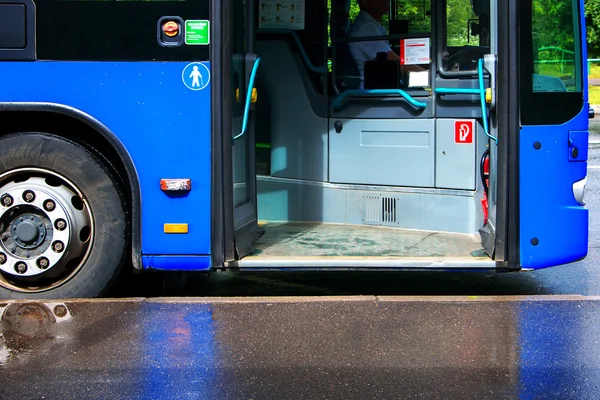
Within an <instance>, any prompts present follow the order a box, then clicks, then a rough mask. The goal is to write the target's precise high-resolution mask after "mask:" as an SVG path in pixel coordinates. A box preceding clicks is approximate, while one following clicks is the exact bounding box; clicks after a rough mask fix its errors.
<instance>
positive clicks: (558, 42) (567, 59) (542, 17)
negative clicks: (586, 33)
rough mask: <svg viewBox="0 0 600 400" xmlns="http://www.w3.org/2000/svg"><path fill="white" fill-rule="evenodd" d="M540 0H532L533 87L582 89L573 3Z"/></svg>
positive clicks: (572, 90)
mask: <svg viewBox="0 0 600 400" xmlns="http://www.w3.org/2000/svg"><path fill="white" fill-rule="evenodd" d="M541 3H543V2H542V1H539V0H538V1H534V3H533V18H532V24H533V30H532V32H533V38H532V39H533V59H534V67H533V73H534V79H533V91H534V92H553V91H559V92H562V91H568V92H581V71H580V68H581V66H580V65H579V63H578V61H579V58H580V57H579V54H578V51H577V48H576V46H575V44H576V41H578V40H579V38H578V36H579V35H577V37H576V35H575V29H574V26H573V22H574V19H573V6H572V5H571V4H570V3H569V2H559V3H557V4H556V5H555V6H554V7H545V6H544V5H543V4H541Z"/></svg>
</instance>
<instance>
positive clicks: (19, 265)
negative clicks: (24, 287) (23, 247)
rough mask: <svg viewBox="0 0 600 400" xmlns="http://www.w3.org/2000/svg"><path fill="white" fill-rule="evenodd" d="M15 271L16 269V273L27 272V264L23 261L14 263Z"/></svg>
mask: <svg viewBox="0 0 600 400" xmlns="http://www.w3.org/2000/svg"><path fill="white" fill-rule="evenodd" d="M15 271H17V273H19V274H24V273H25V272H27V264H25V263H24V262H23V261H19V262H18V263H17V264H16V265H15Z"/></svg>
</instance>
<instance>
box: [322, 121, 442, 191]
mask: <svg viewBox="0 0 600 400" xmlns="http://www.w3.org/2000/svg"><path fill="white" fill-rule="evenodd" d="M338 121H339V122H341V123H342V130H341V132H340V133H336V131H335V129H333V126H334V124H335V123H336V122H338ZM434 126H435V122H434V120H432V119H431V120H414V119H413V120H364V119H332V120H331V130H330V132H329V148H330V159H329V171H330V172H329V173H330V181H331V182H336V183H358V184H366V185H389V186H419V187H433V185H434V157H435V153H434V149H435V135H434Z"/></svg>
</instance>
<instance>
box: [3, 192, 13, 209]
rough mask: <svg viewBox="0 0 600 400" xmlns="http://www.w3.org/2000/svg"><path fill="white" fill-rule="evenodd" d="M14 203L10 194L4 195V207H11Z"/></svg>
mask: <svg viewBox="0 0 600 400" xmlns="http://www.w3.org/2000/svg"><path fill="white" fill-rule="evenodd" d="M12 203H13V198H12V196H11V195H10V194H5V195H3V196H2V205H3V206H4V207H10V206H12Z"/></svg>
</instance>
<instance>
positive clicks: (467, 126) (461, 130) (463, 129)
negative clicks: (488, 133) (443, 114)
mask: <svg viewBox="0 0 600 400" xmlns="http://www.w3.org/2000/svg"><path fill="white" fill-rule="evenodd" d="M474 126H475V124H474V123H473V121H454V143H460V144H471V143H473V130H474Z"/></svg>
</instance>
